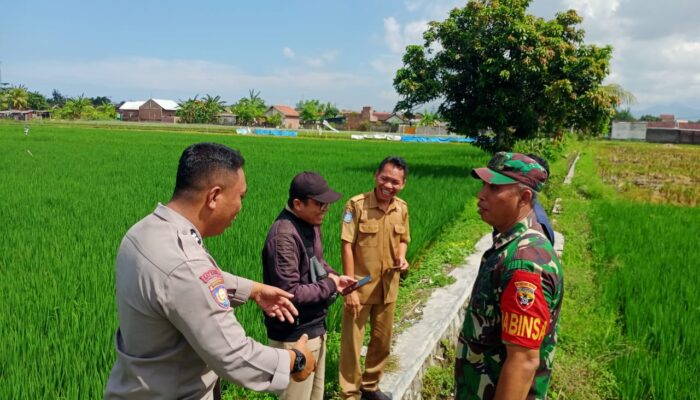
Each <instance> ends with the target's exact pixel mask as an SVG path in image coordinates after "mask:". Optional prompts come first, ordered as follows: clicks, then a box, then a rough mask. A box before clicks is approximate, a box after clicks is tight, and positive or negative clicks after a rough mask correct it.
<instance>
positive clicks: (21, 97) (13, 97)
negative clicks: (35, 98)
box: [7, 85, 29, 110]
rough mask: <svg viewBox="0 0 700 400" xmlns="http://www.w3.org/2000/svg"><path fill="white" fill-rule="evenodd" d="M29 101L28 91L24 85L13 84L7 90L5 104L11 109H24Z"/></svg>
mask: <svg viewBox="0 0 700 400" xmlns="http://www.w3.org/2000/svg"><path fill="white" fill-rule="evenodd" d="M28 101H29V92H28V91H27V88H26V87H24V86H21V85H20V86H15V87H12V88H10V90H8V91H7V104H8V106H9V107H10V108H11V109H14V110H24V109H25V108H27V102H28Z"/></svg>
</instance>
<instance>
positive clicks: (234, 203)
mask: <svg viewBox="0 0 700 400" xmlns="http://www.w3.org/2000/svg"><path fill="white" fill-rule="evenodd" d="M243 163H244V160H243V157H242V156H241V155H240V153H239V152H237V151H235V150H232V149H230V148H228V147H226V146H223V145H220V144H214V143H199V144H194V145H192V146H190V147H188V148H187V149H185V151H184V152H183V153H182V156H181V157H180V161H179V164H178V170H177V178H176V182H175V191H174V194H173V197H172V199H171V200H170V202H169V203H168V204H167V205H162V204H159V205H158V207H157V208H156V209H155V211H154V212H153V214H150V215H148V216H146V217H145V218H144V219H142V220H141V221H139V222H138V223H137V224H136V225H134V226H133V227H131V229H129V231H128V232H127V233H126V235H125V236H124V239H123V240H122V243H121V246H120V247H119V251H118V253H117V263H116V296H117V308H118V315H119V324H120V326H119V329H118V330H117V332H116V335H115V347H116V352H117V358H116V361H115V363H114V367H113V368H112V372H111V374H110V376H109V380H108V382H107V387H106V389H105V398H106V399H181V398H188V399H213V398H218V397H219V395H220V393H219V391H218V378H219V377H222V378H224V379H227V380H230V381H233V382H235V383H237V384H239V385H242V386H245V387H247V388H250V389H253V390H257V391H270V392H275V393H279V392H282V391H283V390H284V389H285V388H286V387H287V384H288V382H289V377H290V375H291V377H292V379H294V380H303V379H305V378H306V377H308V376H309V374H310V373H311V372H312V371H313V369H314V366H315V361H314V359H313V356H312V355H311V354H310V353H309V351H308V349H307V347H306V340H307V338H306V337H305V336H304V337H302V338H301V339H300V340H299V341H298V343H297V344H296V346H295V347H294V348H293V349H291V350H280V349H273V348H271V347H267V346H263V345H261V344H259V343H256V342H255V341H253V340H252V339H250V338H248V337H246V334H245V332H244V331H243V328H242V327H241V325H240V324H239V323H238V321H237V320H236V317H235V315H234V313H233V310H232V307H233V306H237V305H240V304H242V303H244V302H245V301H246V300H248V299H249V298H252V299H253V300H254V301H256V302H257V303H258V305H260V307H262V308H263V310H264V311H265V312H266V314H267V315H269V316H274V317H276V318H278V319H280V320H286V321H289V322H292V321H293V320H294V318H293V315H297V311H296V309H295V308H294V306H293V305H292V304H291V302H290V300H289V299H290V298H292V297H293V296H292V295H291V294H289V293H287V292H285V291H283V290H281V289H278V288H275V287H272V286H268V285H263V284H260V283H257V282H253V281H249V280H247V279H243V278H240V277H237V276H234V275H231V274H229V273H226V272H224V271H222V270H221V269H220V268H219V266H218V265H217V263H216V262H215V261H214V259H213V258H212V257H211V256H210V255H209V253H208V252H207V250H206V248H205V247H204V245H203V243H202V238H206V237H210V236H216V235H219V234H221V233H222V232H224V230H225V229H226V228H228V227H229V225H231V223H232V222H233V220H234V219H235V218H236V215H237V214H238V212H239V211H240V209H241V202H242V199H243V197H244V196H245V193H246V190H247V188H246V181H245V175H244V173H243Z"/></svg>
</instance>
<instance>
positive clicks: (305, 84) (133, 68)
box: [12, 57, 370, 100]
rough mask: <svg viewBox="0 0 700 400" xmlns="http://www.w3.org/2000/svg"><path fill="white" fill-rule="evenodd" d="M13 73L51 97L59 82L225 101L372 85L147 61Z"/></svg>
mask: <svg viewBox="0 0 700 400" xmlns="http://www.w3.org/2000/svg"><path fill="white" fill-rule="evenodd" d="M12 73H13V75H14V76H16V77H17V81H20V82H26V83H27V84H28V85H29V86H30V87H37V88H41V87H45V88H47V89H44V90H49V91H50V88H52V87H55V86H54V85H56V82H61V88H71V87H76V88H86V87H90V88H95V90H97V91H102V92H108V93H114V92H119V93H125V92H126V93H153V95H154V96H155V95H157V93H159V92H166V93H174V94H177V95H180V94H182V96H192V95H194V94H197V93H200V94H201V93H211V94H220V95H224V96H226V95H227V94H229V93H232V92H233V93H243V92H244V91H247V90H248V89H249V88H256V89H258V90H262V92H263V94H265V93H269V92H274V91H279V92H285V93H288V92H295V93H301V92H304V93H314V92H315V91H336V90H338V89H347V88H357V87H365V88H366V87H367V85H368V84H369V83H370V82H368V80H367V78H365V77H363V76H360V75H358V74H354V73H347V72H340V71H313V70H307V69H283V70H279V71H276V72H273V73H267V74H256V73H250V72H245V71H242V70H241V69H240V68H238V67H237V66H235V65H231V64H223V63H216V62H210V61H202V60H184V59H159V58H145V57H127V58H117V59H101V60H93V61H87V62H84V61H80V62H79V61H51V60H45V61H37V62H29V63H27V64H22V65H20V64H15V66H14V68H13V70H12ZM63 90H66V89H63ZM78 90H80V89H78ZM83 90H84V89H83ZM67 93H70V92H67ZM129 97H130V96H129ZM115 100H116V98H115Z"/></svg>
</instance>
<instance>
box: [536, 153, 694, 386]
mask: <svg viewBox="0 0 700 400" xmlns="http://www.w3.org/2000/svg"><path fill="white" fill-rule="evenodd" d="M574 147H575V148H574V149H572V150H575V151H581V154H582V157H581V159H580V161H579V162H578V164H577V169H576V175H575V178H574V182H573V184H572V185H571V186H563V185H561V184H559V183H557V182H560V180H559V179H555V180H554V181H553V182H552V185H550V187H549V189H548V190H551V191H552V192H553V193H556V195H557V196H558V197H561V198H562V206H563V213H562V214H561V215H558V216H555V218H556V220H557V221H556V225H557V227H558V229H560V230H561V231H562V233H564V235H565V237H566V247H565V251H564V257H563V262H564V268H565V271H566V272H565V276H566V295H565V299H564V304H563V308H562V314H561V315H562V316H561V320H560V333H561V335H560V342H559V343H560V345H559V346H558V348H557V356H556V362H555V364H556V366H555V369H554V374H553V385H552V387H551V388H550V397H551V398H558V399H608V398H630V399H637V398H695V397H698V395H700V393H698V392H697V390H696V389H695V388H694V387H693V386H692V385H683V386H681V383H680V382H686V383H687V381H688V380H689V379H692V378H688V377H689V376H697V367H692V366H697V365H698V361H697V352H696V350H695V347H693V346H692V345H691V346H689V347H684V345H685V346H688V344H690V343H696V344H697V341H698V337H700V336H699V335H697V334H696V333H695V332H693V331H689V332H688V331H684V333H685V335H682V334H681V335H679V334H678V332H677V331H673V330H672V329H673V328H678V325H679V324H687V323H688V322H690V325H691V326H695V325H696V324H697V315H698V313H697V308H695V310H693V308H692V304H694V303H697V302H698V301H699V300H700V298H699V296H698V295H697V294H695V293H694V292H689V291H688V290H687V289H684V288H686V286H684V283H683V282H680V281H674V282H669V281H668V279H670V278H673V277H675V276H676V275H678V272H679V271H682V270H683V268H685V266H686V265H688V263H687V262H684V260H693V259H696V258H697V256H696V257H695V258H694V257H693V255H692V254H693V252H697V250H696V248H697V246H694V247H693V246H692V244H691V242H692V239H691V240H684V238H693V237H697V228H696V227H697V226H699V225H700V221H698V217H697V215H698V213H697V209H694V208H688V207H677V206H655V205H653V204H649V202H656V203H664V202H665V203H671V204H673V203H678V202H681V203H683V202H685V203H686V204H687V205H691V204H692V203H690V202H687V201H686V200H687V199H690V197H687V196H686V197H684V193H688V192H692V191H693V190H697V188H696V187H694V184H693V185H691V186H692V187H688V186H687V185H685V186H684V185H682V184H681V185H677V182H678V181H677V180H675V179H673V176H676V174H677V173H678V172H680V171H684V172H685V173H686V175H689V176H690V177H692V176H693V174H696V173H697V172H696V171H695V168H696V167H694V165H695V163H697V160H698V155H700V151H699V150H700V149H698V148H693V147H688V146H679V147H675V146H674V147H669V146H664V145H651V144H639V143H624V144H623V143H619V142H618V143H609V142H589V143H587V142H582V143H577V144H576V145H575V146H574ZM669 149H671V150H672V152H671V153H668V150H669ZM657 150H658V152H657ZM673 151H675V152H676V153H673ZM572 154H573V153H572ZM673 154H676V155H675V156H674V155H673ZM623 160H624V161H623ZM671 160H675V161H673V162H671ZM569 161H570V159H569V160H566V161H561V162H559V163H558V164H555V166H554V168H555V170H561V169H562V168H561V164H566V163H567V162H569ZM662 174H667V175H666V177H670V178H671V179H668V180H665V181H664V185H665V187H666V188H667V189H668V190H665V191H661V190H658V187H654V186H649V185H638V184H637V183H636V182H648V179H645V178H644V177H647V176H652V177H653V176H656V177H660V176H661V175H662ZM640 178H641V179H640ZM692 179H697V178H692ZM669 183H670V184H669ZM683 199H686V200H683ZM680 215H682V218H679V216H680ZM650 219H651V220H652V221H654V222H651V223H650V222H649V220H650ZM659 222H660V223H659ZM693 229H694V230H695V233H693ZM689 246H691V247H689ZM673 257H676V258H673ZM679 269H680V270H679ZM662 271H663V272H662ZM666 271H668V272H670V274H669V275H670V278H667V277H666V274H665V272H666ZM674 271H675V273H674ZM686 272H687V269H686ZM681 275H682V272H681ZM681 279H683V278H681ZM684 279H685V282H687V281H688V280H687V277H685V278H684ZM623 282H624V284H623ZM662 282H665V283H666V284H662ZM647 291H648V292H649V296H650V297H649V298H647V296H645V295H644V293H646V292H647ZM655 293H662V294H661V295H660V296H658V295H655ZM669 293H674V295H676V296H677V299H674V298H670V297H669ZM632 305H633V306H632ZM679 305H680V307H681V310H685V311H686V312H684V313H681V314H678V312H679V311H677V310H676V308H674V307H677V306H679ZM631 306H632V307H631ZM683 306H687V307H688V308H687V309H683V308H682V307H683ZM635 307H639V309H641V310H642V312H640V311H639V309H638V310H636V311H635V310H634V308H635ZM656 309H659V310H661V311H656ZM681 312H682V311H681ZM657 313H658V314H657ZM661 315H668V317H667V319H665V320H664V319H663V318H661V317H660V316H661ZM677 315H681V317H676V316H677ZM693 318H695V321H696V323H695V324H693V323H692V321H693ZM669 319H671V320H669ZM628 320H631V321H629V322H628ZM664 321H666V322H664ZM630 323H632V324H633V325H634V326H635V329H636V331H634V330H633V329H632V327H630ZM672 327H673V328H672ZM667 328H670V329H667ZM678 329H682V328H678ZM660 343H664V345H663V346H659V347H658V348H655V347H656V346H657V345H659V344H660ZM669 344H673V345H669ZM664 346H665V347H664ZM662 348H663V351H662ZM671 349H674V350H675V351H676V352H675V353H674V352H673V351H669V350H671ZM678 349H685V350H684V351H682V353H683V354H679V353H678V352H677V351H678ZM657 358H658V359H660V361H656V359H657ZM678 363H683V364H684V365H685V371H683V370H680V369H678V370H676V369H674V368H677V365H678ZM689 366H690V367H691V368H688V367H689ZM668 370H670V371H668ZM683 377H685V378H683ZM684 379H685V380H684Z"/></svg>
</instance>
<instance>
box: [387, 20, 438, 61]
mask: <svg viewBox="0 0 700 400" xmlns="http://www.w3.org/2000/svg"><path fill="white" fill-rule="evenodd" d="M426 29H428V21H426V20H419V21H412V22H409V23H407V24H406V25H405V26H404V27H403V29H402V28H401V24H399V22H398V21H397V20H396V18H394V17H388V18H384V42H385V43H386V44H387V45H388V46H389V49H390V50H391V51H392V52H394V53H402V52H403V51H404V50H405V49H406V46H407V45H409V44H420V43H421V42H422V37H423V32H425V30H426Z"/></svg>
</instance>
